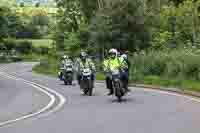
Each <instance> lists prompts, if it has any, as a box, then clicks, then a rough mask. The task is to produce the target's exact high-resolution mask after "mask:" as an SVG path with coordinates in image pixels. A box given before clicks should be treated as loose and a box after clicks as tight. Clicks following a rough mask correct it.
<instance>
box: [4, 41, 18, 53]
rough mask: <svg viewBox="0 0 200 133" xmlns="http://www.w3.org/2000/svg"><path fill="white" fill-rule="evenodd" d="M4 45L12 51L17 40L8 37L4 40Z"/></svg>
mask: <svg viewBox="0 0 200 133" xmlns="http://www.w3.org/2000/svg"><path fill="white" fill-rule="evenodd" d="M3 43H4V47H5V49H6V50H7V51H11V50H13V49H15V48H16V43H17V42H16V41H15V40H13V39H7V40H5V41H4V42H3Z"/></svg>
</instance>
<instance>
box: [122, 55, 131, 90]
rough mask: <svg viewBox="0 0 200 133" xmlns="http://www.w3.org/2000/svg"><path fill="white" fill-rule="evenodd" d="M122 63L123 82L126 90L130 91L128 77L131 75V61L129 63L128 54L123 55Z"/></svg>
mask: <svg viewBox="0 0 200 133" xmlns="http://www.w3.org/2000/svg"><path fill="white" fill-rule="evenodd" d="M121 63H122V68H121V80H122V82H123V85H124V88H125V89H126V90H127V91H130V90H129V89H128V77H129V76H128V75H129V65H130V63H129V61H128V55H127V54H122V55H121Z"/></svg>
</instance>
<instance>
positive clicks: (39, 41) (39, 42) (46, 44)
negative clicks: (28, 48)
mask: <svg viewBox="0 0 200 133" xmlns="http://www.w3.org/2000/svg"><path fill="white" fill-rule="evenodd" d="M24 40H27V41H31V42H32V44H33V46H34V47H36V48H38V47H41V46H44V47H48V48H51V47H52V43H53V40H51V39H18V41H24Z"/></svg>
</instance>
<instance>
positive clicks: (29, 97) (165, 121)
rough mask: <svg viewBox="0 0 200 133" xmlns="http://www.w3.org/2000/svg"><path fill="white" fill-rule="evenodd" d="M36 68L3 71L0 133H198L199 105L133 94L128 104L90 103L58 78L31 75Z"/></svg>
mask: <svg viewBox="0 0 200 133" xmlns="http://www.w3.org/2000/svg"><path fill="white" fill-rule="evenodd" d="M33 65H34V63H11V64H2V65H0V133H199V132H200V126H199V123H200V117H199V115H200V100H199V99H195V98H191V97H187V96H181V95H178V94H173V93H167V92H162V91H155V90H150V89H144V88H131V89H132V92H131V93H130V94H128V95H127V96H126V97H125V99H126V100H125V101H124V102H122V103H117V102H116V101H115V97H112V96H106V93H107V90H106V89H105V85H104V84H103V83H96V84H95V86H96V88H95V94H94V96H92V97H86V96H83V95H81V94H82V93H81V91H80V90H79V87H78V86H77V85H76V84H74V85H73V86H65V85H64V84H63V83H62V82H60V81H58V80H57V79H56V78H53V77H48V76H42V75H38V74H33V73H32V72H31V68H32V66H33Z"/></svg>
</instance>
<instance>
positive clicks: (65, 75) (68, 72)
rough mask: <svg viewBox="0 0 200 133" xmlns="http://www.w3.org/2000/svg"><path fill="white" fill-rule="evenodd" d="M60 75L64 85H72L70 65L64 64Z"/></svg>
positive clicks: (71, 68)
mask: <svg viewBox="0 0 200 133" xmlns="http://www.w3.org/2000/svg"><path fill="white" fill-rule="evenodd" d="M62 74H63V81H64V83H65V85H72V81H73V66H72V65H71V64H65V66H64V69H63V71H62Z"/></svg>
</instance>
